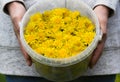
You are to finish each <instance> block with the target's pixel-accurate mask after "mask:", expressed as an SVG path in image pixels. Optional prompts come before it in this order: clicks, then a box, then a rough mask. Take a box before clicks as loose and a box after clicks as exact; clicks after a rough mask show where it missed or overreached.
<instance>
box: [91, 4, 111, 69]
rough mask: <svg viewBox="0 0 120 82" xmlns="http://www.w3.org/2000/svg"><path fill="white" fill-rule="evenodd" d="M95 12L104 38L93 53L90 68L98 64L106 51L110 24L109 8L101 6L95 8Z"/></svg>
mask: <svg viewBox="0 0 120 82" xmlns="http://www.w3.org/2000/svg"><path fill="white" fill-rule="evenodd" d="M94 12H95V13H96V15H97V17H98V20H99V24H100V28H101V31H102V33H103V36H102V40H101V41H100V42H99V43H98V45H97V47H96V49H95V50H94V51H93V53H92V58H91V60H90V63H89V67H90V68H92V67H93V66H94V65H95V64H96V63H97V61H98V59H99V58H100V56H101V54H102V51H103V49H104V45H105V41H106V38H107V22H108V15H109V8H107V7H106V6H103V5H99V6H97V7H95V9H94Z"/></svg>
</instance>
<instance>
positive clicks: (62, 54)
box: [24, 8, 95, 58]
mask: <svg viewBox="0 0 120 82" xmlns="http://www.w3.org/2000/svg"><path fill="white" fill-rule="evenodd" d="M24 37H25V40H26V42H27V44H28V45H29V46H30V47H31V48H32V49H33V50H34V51H36V52H37V53H39V54H40V55H43V56H45V57H48V58H67V57H71V56H74V55H76V54H78V53H80V52H82V51H83V50H85V49H86V48H87V47H88V46H89V44H90V43H91V42H92V40H93V39H94V37H95V26H94V24H93V23H92V22H91V20H90V19H89V18H87V17H85V16H81V15H80V12H79V11H70V10H69V9H67V8H55V9H52V10H48V11H45V12H44V13H40V12H37V13H35V14H33V15H32V16H31V17H30V20H29V22H28V24H27V25H26V27H25V29H24Z"/></svg>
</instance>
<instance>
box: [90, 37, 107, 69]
mask: <svg viewBox="0 0 120 82" xmlns="http://www.w3.org/2000/svg"><path fill="white" fill-rule="evenodd" d="M106 36H107V35H103V37H102V41H100V42H99V43H98V46H97V48H96V49H95V50H94V51H93V53H92V57H91V60H90V63H89V67H90V68H92V67H93V66H94V65H95V64H96V63H97V61H98V60H99V58H100V57H101V55H102V52H103V49H104V45H105V41H106Z"/></svg>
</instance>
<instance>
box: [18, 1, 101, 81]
mask: <svg viewBox="0 0 120 82" xmlns="http://www.w3.org/2000/svg"><path fill="white" fill-rule="evenodd" d="M56 7H57V8H58V7H59V8H60V7H66V8H68V9H70V10H79V11H80V12H81V14H82V15H84V16H87V17H89V18H90V19H91V20H92V22H93V23H94V24H95V26H96V35H95V38H94V39H93V41H92V43H91V44H90V45H89V46H88V47H87V48H86V49H85V50H84V51H83V52H81V53H80V54H77V55H75V56H73V57H70V58H64V59H53V58H47V57H44V56H42V55H39V54H38V53H36V52H34V51H33V50H32V49H31V47H30V46H29V45H28V44H27V43H26V41H25V39H24V27H25V26H26V24H27V22H28V21H29V17H30V16H31V15H32V14H34V13H36V12H43V11H45V10H49V9H53V8H56ZM101 37H102V33H101V31H100V28H99V23H98V20H97V17H96V15H95V13H94V12H93V10H92V9H91V8H90V7H89V6H87V5H86V4H85V3H83V2H82V1H80V0H41V1H40V2H38V3H36V4H35V5H33V6H32V7H31V8H29V9H28V11H27V12H26V14H25V15H24V17H23V19H22V21H21V23H20V38H21V42H22V44H23V46H24V48H25V50H26V51H27V52H28V54H29V55H30V56H31V58H32V59H33V61H34V63H35V68H36V70H37V72H38V73H40V75H41V76H43V77H45V78H46V79H49V80H52V81H69V80H73V79H75V78H77V77H79V76H81V75H82V74H83V73H84V72H85V71H86V70H87V68H88V64H89V61H90V58H91V53H92V52H93V51H94V49H95V48H96V46H97V44H98V42H99V40H101Z"/></svg>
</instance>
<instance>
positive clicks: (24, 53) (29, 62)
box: [20, 42, 32, 66]
mask: <svg viewBox="0 0 120 82" xmlns="http://www.w3.org/2000/svg"><path fill="white" fill-rule="evenodd" d="M20 49H21V51H22V53H23V56H24V58H25V59H26V62H27V65H28V66H31V65H32V59H31V57H30V56H29V55H28V53H27V52H26V51H25V50H24V48H23V46H22V44H21V42H20Z"/></svg>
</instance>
